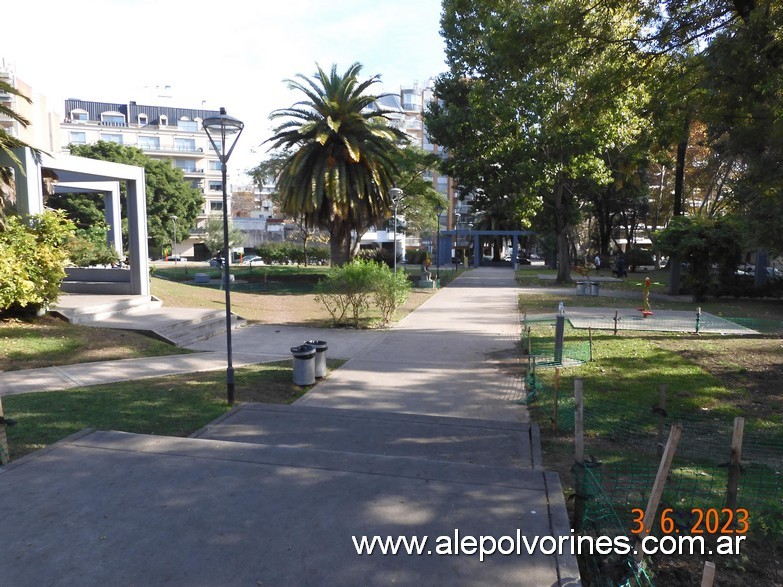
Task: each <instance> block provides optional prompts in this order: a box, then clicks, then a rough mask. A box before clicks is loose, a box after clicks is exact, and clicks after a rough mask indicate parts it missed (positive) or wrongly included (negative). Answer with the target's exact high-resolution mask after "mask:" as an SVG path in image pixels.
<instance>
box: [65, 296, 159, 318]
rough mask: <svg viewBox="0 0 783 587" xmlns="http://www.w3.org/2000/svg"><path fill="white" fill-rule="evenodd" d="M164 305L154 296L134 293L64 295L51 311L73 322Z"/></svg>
mask: <svg viewBox="0 0 783 587" xmlns="http://www.w3.org/2000/svg"><path fill="white" fill-rule="evenodd" d="M162 306H163V302H161V301H160V300H159V299H157V298H155V297H154V296H133V295H100V294H94V295H89V294H85V295H63V296H61V298H60V299H59V300H58V302H57V304H55V305H54V306H52V308H51V311H52V312H53V313H55V314H59V315H60V316H62V317H63V318H65V319H66V320H68V322H70V323H71V324H84V323H87V322H94V321H101V320H105V319H106V318H111V317H112V316H116V315H118V314H125V313H127V312H129V311H132V310H135V311H140V312H144V311H150V310H155V309H158V308H160V307H162Z"/></svg>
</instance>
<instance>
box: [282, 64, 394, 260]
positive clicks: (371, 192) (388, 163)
mask: <svg viewBox="0 0 783 587" xmlns="http://www.w3.org/2000/svg"><path fill="white" fill-rule="evenodd" d="M361 69H362V66H361V65H360V64H358V63H355V64H353V65H351V66H350V67H349V68H348V69H347V70H346V71H345V73H343V74H339V73H338V72H337V66H336V65H333V66H332V69H331V71H330V72H329V73H327V72H325V71H324V70H323V69H321V67H320V66H317V72H316V74H315V75H314V76H313V77H307V76H304V75H302V74H299V75H298V76H297V79H298V80H299V81H297V80H288V86H289V88H291V89H293V90H297V91H300V92H302V93H303V94H304V95H305V97H306V99H305V100H303V101H301V102H297V103H296V104H294V105H293V106H292V107H290V108H285V109H281V110H275V111H274V112H272V114H271V118H272V119H273V120H275V119H284V122H283V123H282V124H280V125H279V126H278V127H277V128H276V129H275V135H274V136H273V137H271V138H270V139H268V141H267V142H269V143H271V144H272V148H273V149H281V148H282V149H288V150H290V151H291V152H292V155H291V156H290V157H289V158H288V159H287V160H286V161H285V163H284V166H283V168H282V171H281V173H280V174H279V176H278V183H277V186H278V191H279V192H280V200H281V205H282V211H283V212H285V213H287V214H291V215H295V216H296V215H303V216H304V217H305V218H306V220H307V224H308V225H309V226H318V227H320V228H324V229H326V230H328V231H329V234H330V246H331V256H332V264H334V265H343V264H345V263H346V262H348V261H349V260H350V259H351V258H352V257H353V254H354V253H355V251H356V250H357V249H358V237H357V239H356V240H355V241H353V242H352V235H353V234H356V235H362V234H364V233H365V232H366V231H367V229H368V228H369V227H370V226H373V225H376V224H378V223H379V222H380V221H382V220H383V219H385V218H388V216H389V214H390V207H391V201H390V197H389V190H390V189H391V188H392V187H394V179H395V174H396V172H397V169H396V165H395V163H394V153H395V152H396V151H397V150H398V148H399V147H398V146H397V143H401V142H403V141H404V140H405V135H404V134H403V133H402V132H400V131H399V130H397V129H395V128H392V127H390V126H388V124H387V118H386V115H387V114H389V112H388V111H386V110H382V109H377V108H374V107H373V105H375V104H376V103H377V100H378V96H375V95H372V94H369V93H367V90H368V89H369V88H370V87H371V86H372V85H373V84H375V83H377V82H378V81H379V80H380V78H379V76H377V75H376V76H373V77H371V78H369V79H367V80H365V81H360V80H359V74H360V72H361Z"/></svg>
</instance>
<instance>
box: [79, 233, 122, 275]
mask: <svg viewBox="0 0 783 587" xmlns="http://www.w3.org/2000/svg"><path fill="white" fill-rule="evenodd" d="M106 230H107V227H106V225H105V224H103V225H96V226H92V227H90V228H88V229H86V230H77V231H76V234H75V235H74V236H72V237H71V238H70V239H68V257H69V259H70V261H71V263H73V264H74V265H75V266H76V267H91V266H93V265H115V264H117V263H118V262H119V260H120V256H119V254H117V251H115V250H114V249H113V248H111V247H110V246H109V245H108V244H107V243H106Z"/></svg>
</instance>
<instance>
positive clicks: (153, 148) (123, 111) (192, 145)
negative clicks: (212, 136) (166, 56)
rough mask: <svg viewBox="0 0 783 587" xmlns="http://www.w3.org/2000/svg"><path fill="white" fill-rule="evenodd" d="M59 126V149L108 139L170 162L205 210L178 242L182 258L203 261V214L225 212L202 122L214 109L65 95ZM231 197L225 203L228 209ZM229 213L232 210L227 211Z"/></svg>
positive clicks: (217, 166) (219, 178)
mask: <svg viewBox="0 0 783 587" xmlns="http://www.w3.org/2000/svg"><path fill="white" fill-rule="evenodd" d="M64 112H65V116H64V118H63V120H62V122H61V123H60V125H59V128H60V144H59V150H62V151H67V150H68V147H69V145H72V144H73V145H89V144H94V143H97V142H98V141H107V142H112V143H117V144H120V145H128V146H133V147H137V148H139V149H141V150H142V151H144V153H145V154H146V155H148V156H149V157H150V158H152V159H159V160H165V161H171V164H172V165H173V166H174V167H176V168H178V169H181V170H182V172H183V173H184V175H185V179H186V180H187V181H188V182H190V184H191V185H192V186H193V187H195V188H197V189H199V190H201V192H202V194H204V209H203V210H202V215H201V216H200V217H199V219H198V221H197V225H196V226H195V227H193V228H192V230H191V235H190V237H189V238H188V239H186V240H185V241H183V242H181V243H178V244H177V252H178V254H180V255H182V256H183V257H187V258H193V259H204V258H206V257H207V255H208V252H207V251H206V249H205V247H204V245H203V244H202V243H201V241H202V239H201V236H202V235H203V231H204V227H205V224H206V218H207V216H209V215H216V214H220V215H222V213H223V180H222V175H221V165H220V160H219V159H218V156H217V154H216V153H215V151H214V149H213V148H212V145H211V143H210V142H209V139H208V138H207V134H206V132H204V130H203V129H202V127H201V122H202V121H203V120H204V119H205V118H207V117H210V116H217V115H218V114H219V112H218V111H217V110H205V109H199V108H182V107H174V106H156V105H152V104H138V103H137V102H134V101H129V102H127V103H115V102H97V101H89V100H79V99H67V100H65V104H64ZM230 205H231V204H230V201H229V207H230ZM228 212H229V215H230V214H231V210H230V208H229V210H228Z"/></svg>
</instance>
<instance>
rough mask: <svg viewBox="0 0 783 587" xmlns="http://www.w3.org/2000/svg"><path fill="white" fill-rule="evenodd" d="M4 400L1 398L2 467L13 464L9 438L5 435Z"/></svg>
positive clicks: (0, 444)
mask: <svg viewBox="0 0 783 587" xmlns="http://www.w3.org/2000/svg"><path fill="white" fill-rule="evenodd" d="M4 416H5V414H4V413H3V398H0V465H7V464H8V463H9V462H11V453H10V451H9V450H8V436H6V433H5V421H4V420H3V418H4Z"/></svg>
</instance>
